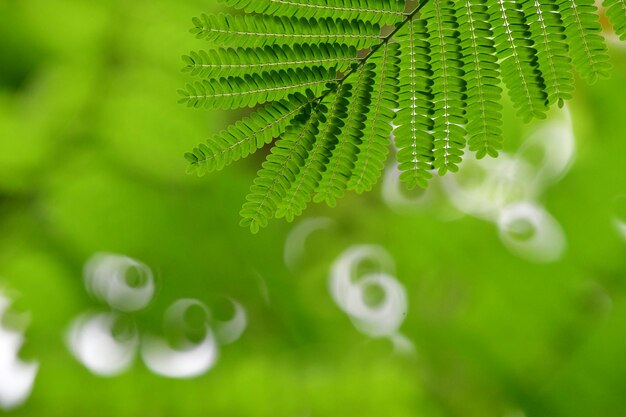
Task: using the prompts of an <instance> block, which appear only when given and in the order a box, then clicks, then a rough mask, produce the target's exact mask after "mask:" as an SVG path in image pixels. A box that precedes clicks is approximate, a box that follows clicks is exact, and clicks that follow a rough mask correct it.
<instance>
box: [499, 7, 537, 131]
mask: <svg viewBox="0 0 626 417" xmlns="http://www.w3.org/2000/svg"><path fill="white" fill-rule="evenodd" d="M491 18H492V24H493V27H494V37H495V41H496V50H497V51H498V53H497V55H498V58H499V59H500V60H501V64H500V70H501V73H502V78H503V80H504V83H505V85H506V86H507V89H508V90H509V96H510V97H511V101H513V105H514V106H515V107H516V108H517V109H518V115H519V116H520V117H522V118H523V119H524V120H525V121H528V120H530V119H531V118H532V117H537V118H540V119H542V118H545V117H546V116H545V112H546V110H547V98H548V96H547V94H546V93H545V91H544V80H543V78H542V77H541V72H540V71H539V64H538V62H537V51H536V50H535V49H534V48H533V44H534V42H533V40H532V39H531V38H530V30H529V28H528V25H527V24H526V18H525V15H524V13H523V11H522V10H521V8H520V6H519V4H518V3H517V2H516V1H512V0H495V1H494V3H493V6H492V7H491Z"/></svg>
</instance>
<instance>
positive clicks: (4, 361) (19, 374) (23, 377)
mask: <svg viewBox="0 0 626 417" xmlns="http://www.w3.org/2000/svg"><path fill="white" fill-rule="evenodd" d="M10 306H11V300H10V299H9V298H8V296H7V295H5V294H4V293H3V292H2V290H0V409H2V410H11V409H14V408H16V407H18V406H20V405H22V404H23V403H24V402H25V401H26V400H27V399H28V398H29V397H30V394H31V391H32V389H33V385H34V383H35V379H36V377H37V372H38V370H39V365H38V364H37V363H35V362H28V363H26V362H23V361H22V360H21V359H20V358H19V351H20V349H21V347H22V345H23V344H24V336H23V334H22V332H21V331H16V330H10V329H5V328H4V327H3V326H2V319H3V318H4V316H5V314H6V313H7V311H8V310H9V307H10Z"/></svg>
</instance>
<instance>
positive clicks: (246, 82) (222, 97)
mask: <svg viewBox="0 0 626 417" xmlns="http://www.w3.org/2000/svg"><path fill="white" fill-rule="evenodd" d="M336 76H337V71H336V70H335V69H334V68H331V69H326V68H322V67H312V68H309V67H307V68H297V69H295V70H294V69H291V68H289V69H287V70H281V71H269V72H263V73H261V74H251V75H246V76H244V77H228V78H220V79H215V78H212V79H209V80H202V81H197V82H195V83H193V84H187V88H186V89H185V90H181V91H180V92H179V94H180V95H181V96H182V97H181V99H180V100H179V102H180V103H184V104H187V106H189V107H205V108H220V109H236V108H241V107H254V106H256V105H258V104H262V103H266V102H268V101H275V100H282V99H285V98H287V97H288V96H289V95H290V94H295V93H305V92H306V91H307V90H312V91H314V92H316V93H317V94H319V93H321V92H322V90H323V89H324V86H325V84H327V83H328V82H330V81H334V80H335V79H336Z"/></svg>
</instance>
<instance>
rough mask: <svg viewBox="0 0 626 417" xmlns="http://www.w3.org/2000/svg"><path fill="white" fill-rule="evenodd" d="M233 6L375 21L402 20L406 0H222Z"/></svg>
mask: <svg viewBox="0 0 626 417" xmlns="http://www.w3.org/2000/svg"><path fill="white" fill-rule="evenodd" d="M223 2H224V3H225V4H226V5H227V6H230V7H234V8H236V9H241V10H244V11H245V12H248V13H264V14H271V15H274V16H294V17H314V18H323V17H335V18H342V19H360V20H365V21H368V22H374V23H395V22H398V21H400V20H402V17H403V15H404V2H403V1H398V0H254V1H248V0H223Z"/></svg>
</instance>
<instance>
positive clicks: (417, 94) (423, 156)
mask: <svg viewBox="0 0 626 417" xmlns="http://www.w3.org/2000/svg"><path fill="white" fill-rule="evenodd" d="M405 28H406V30H404V29H403V30H402V31H400V32H398V36H397V37H396V40H397V41H398V43H399V44H400V51H401V64H400V65H401V67H400V94H399V97H398V103H399V108H400V109H399V111H398V114H397V116H396V122H395V123H396V124H398V125H399V126H398V128H397V129H396V130H395V132H394V136H395V143H396V146H397V147H398V155H397V158H398V162H399V169H400V171H402V173H401V174H400V179H401V180H402V181H404V182H406V183H407V186H408V187H409V188H414V187H415V186H417V185H419V186H421V187H426V186H427V181H428V180H429V179H430V178H431V177H432V174H431V173H430V170H431V169H432V161H433V159H434V158H433V146H434V145H433V142H434V138H433V136H432V134H431V133H430V131H431V130H432V128H433V121H432V119H431V116H432V114H433V103H432V97H433V96H432V88H431V87H432V83H433V82H432V79H431V76H432V71H431V66H430V43H429V42H428V32H427V31H426V22H425V21H423V20H411V21H409V22H408V23H407V25H406V27H405Z"/></svg>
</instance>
